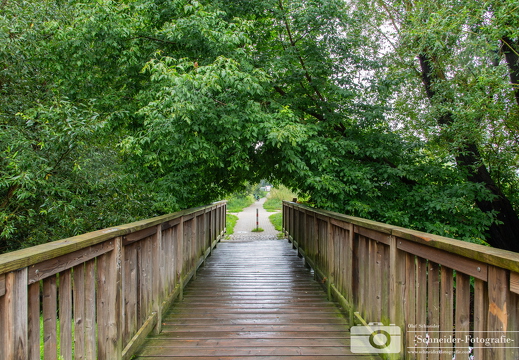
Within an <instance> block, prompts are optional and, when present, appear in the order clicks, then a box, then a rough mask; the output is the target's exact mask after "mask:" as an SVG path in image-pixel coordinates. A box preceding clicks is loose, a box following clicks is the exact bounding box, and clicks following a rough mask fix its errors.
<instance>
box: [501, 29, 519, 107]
mask: <svg viewBox="0 0 519 360" xmlns="http://www.w3.org/2000/svg"><path fill="white" fill-rule="evenodd" d="M501 51H502V52H503V53H504V54H505V60H506V63H507V65H508V70H509V73H510V81H511V82H512V86H513V87H514V95H515V101H516V102H517V105H519V54H518V52H519V42H518V41H513V40H512V39H510V38H509V37H507V36H504V37H503V38H502V39H501Z"/></svg>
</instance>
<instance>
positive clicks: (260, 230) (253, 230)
mask: <svg viewBox="0 0 519 360" xmlns="http://www.w3.org/2000/svg"><path fill="white" fill-rule="evenodd" d="M262 231H265V230H264V229H262V228H260V227H258V228H254V229H252V230H251V232H262Z"/></svg>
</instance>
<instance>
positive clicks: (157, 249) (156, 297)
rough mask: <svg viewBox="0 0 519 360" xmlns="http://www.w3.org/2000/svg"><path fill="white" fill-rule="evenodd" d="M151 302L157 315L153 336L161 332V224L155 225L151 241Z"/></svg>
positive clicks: (162, 266)
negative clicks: (155, 229) (155, 230)
mask: <svg viewBox="0 0 519 360" xmlns="http://www.w3.org/2000/svg"><path fill="white" fill-rule="evenodd" d="M152 254H153V261H152V267H153V268H152V279H153V280H152V281H153V286H152V302H153V311H154V312H155V313H156V314H157V323H156V325H155V328H154V329H153V333H154V334H155V335H158V334H160V332H161V330H162V306H161V305H162V300H163V299H162V296H161V294H162V287H163V286H164V279H163V276H164V272H163V268H164V265H163V264H164V251H162V224H160V225H157V232H156V233H155V235H153V239H152Z"/></svg>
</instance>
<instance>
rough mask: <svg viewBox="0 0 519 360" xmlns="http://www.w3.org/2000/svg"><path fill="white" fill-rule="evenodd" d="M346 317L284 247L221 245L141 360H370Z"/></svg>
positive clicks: (240, 243) (281, 243)
mask: <svg viewBox="0 0 519 360" xmlns="http://www.w3.org/2000/svg"><path fill="white" fill-rule="evenodd" d="M348 330H349V326H348V323H347V322H346V320H345V319H344V317H343V316H342V314H341V312H340V309H339V308H338V307H337V306H336V305H335V304H334V303H332V302H329V301H328V300H327V299H326V296H325V293H324V291H323V289H322V288H321V286H319V284H318V283H317V282H315V281H313V276H312V273H311V271H310V270H309V269H307V268H306V267H305V266H304V264H303V261H302V260H301V259H300V258H298V257H297V254H296V252H295V251H294V250H292V248H291V246H290V244H288V243H287V242H285V241H281V240H244V241H233V242H229V241H227V242H222V243H221V244H219V245H218V248H217V249H215V251H214V253H213V255H212V256H211V257H209V258H208V259H207V261H206V264H205V266H204V267H201V268H200V269H199V272H198V274H197V278H196V279H194V280H192V281H191V283H190V284H188V286H187V287H186V289H185V291H184V300H183V301H181V302H176V303H175V304H173V307H172V308H171V309H170V312H169V314H167V315H166V316H165V317H164V319H163V327H162V332H161V334H160V335H157V336H153V337H150V338H149V339H148V340H147V341H146V343H145V344H144V346H143V347H142V349H141V351H140V352H139V353H138V355H137V357H136V359H140V360H149V359H159V358H160V359H164V358H174V359H194V358H196V359H202V360H203V359H215V358H218V359H251V358H254V359H299V358H305V359H346V358H347V359H350V360H354V359H367V358H369V357H364V356H358V355H355V354H352V353H351V352H350V334H349V331H348Z"/></svg>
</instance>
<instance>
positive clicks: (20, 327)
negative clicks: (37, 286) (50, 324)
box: [0, 268, 29, 360]
mask: <svg viewBox="0 0 519 360" xmlns="http://www.w3.org/2000/svg"><path fill="white" fill-rule="evenodd" d="M27 304H28V301H27V268H23V269H20V270H15V271H12V272H10V273H7V274H6V276H5V294H4V295H3V296H1V297H0V314H1V315H0V321H1V322H2V323H1V324H0V326H1V330H0V338H1V339H2V340H1V341H0V345H2V347H1V349H2V351H0V359H2V360H11V359H16V360H18V359H19V360H22V359H27V358H28V357H29V355H28V348H29V347H28V344H27V342H28V339H27V319H28V306H27Z"/></svg>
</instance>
